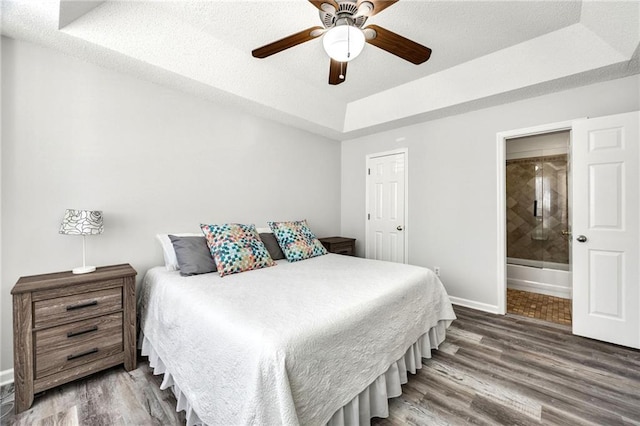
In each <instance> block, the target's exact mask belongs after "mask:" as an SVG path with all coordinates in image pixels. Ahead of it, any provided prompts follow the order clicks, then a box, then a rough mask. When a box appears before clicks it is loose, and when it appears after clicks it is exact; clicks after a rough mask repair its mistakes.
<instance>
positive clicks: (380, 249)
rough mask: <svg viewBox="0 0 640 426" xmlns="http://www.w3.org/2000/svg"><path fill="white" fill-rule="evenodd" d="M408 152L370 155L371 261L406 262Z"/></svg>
mask: <svg viewBox="0 0 640 426" xmlns="http://www.w3.org/2000/svg"><path fill="white" fill-rule="evenodd" d="M406 171H407V167H406V152H399V153H393V154H387V155H380V156H375V155H374V156H370V157H369V159H368V161H367V194H368V197H367V199H368V202H367V241H366V256H367V258H369V259H378V260H387V261H391V262H399V263H406V260H407V258H406V256H407V253H406V247H405V242H406V229H405V227H406V220H405V213H406V212H405V210H406V205H405V201H406V193H405V190H406V178H407V177H406Z"/></svg>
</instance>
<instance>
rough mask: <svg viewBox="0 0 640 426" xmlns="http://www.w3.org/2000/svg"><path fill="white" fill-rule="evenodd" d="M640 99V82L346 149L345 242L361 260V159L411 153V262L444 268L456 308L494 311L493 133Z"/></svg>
mask: <svg viewBox="0 0 640 426" xmlns="http://www.w3.org/2000/svg"><path fill="white" fill-rule="evenodd" d="M639 94H640V77H639V76H637V75H636V76H632V77H627V78H624V79H619V80H613V81H608V82H604V83H599V84H593V85H590V86H585V87H580V88H576V89H572V90H568V91H563V92H558V93H554V94H550V95H545V96H541V97H537V98H532V99H528V100H523V101H519V102H514V103H510V104H504V105H499V106H496V107H492V108H487V109H483V110H478V111H473V112H470V113H466V114H460V115H456V116H452V117H447V118H443V119H439V120H434V121H429V122H425V123H421V124H417V125H413V126H408V127H403V128H400V129H396V130H391V131H386V132H382V133H378V134H374V135H371V136H364V137H361V138H357V139H352V140H347V141H344V142H343V144H342V193H341V197H342V219H341V224H342V227H341V230H342V235H344V236H349V237H354V238H357V240H358V243H357V252H358V254H359V255H364V238H365V216H366V209H365V156H366V155H367V154H371V153H376V152H382V151H388V150H391V149H396V148H401V147H407V148H408V149H409V155H408V158H409V195H408V196H409V223H408V224H407V228H406V229H407V231H408V235H409V257H408V258H409V263H412V264H416V265H421V266H426V267H433V266H440V268H441V278H442V281H443V283H444V285H445V287H446V288H447V291H448V292H449V295H451V296H453V297H454V298H455V300H457V301H458V302H462V303H466V304H468V305H470V306H475V307H478V308H481V309H487V310H493V311H497V303H498V300H497V294H498V293H497V268H498V259H497V255H496V248H497V245H498V241H497V236H496V234H497V227H498V224H497V217H496V211H497V210H496V209H497V170H498V169H497V167H498V165H497V161H496V159H497V143H496V133H497V132H501V131H506V130H512V129H519V128H525V127H532V126H536V125H541V124H546V123H554V122H560V121H565V120H571V119H575V118H581V117H586V116H590V117H598V116H604V115H610V114H616V113H622V112H628V111H633V110H637V109H640V96H639ZM501 167H503V166H501Z"/></svg>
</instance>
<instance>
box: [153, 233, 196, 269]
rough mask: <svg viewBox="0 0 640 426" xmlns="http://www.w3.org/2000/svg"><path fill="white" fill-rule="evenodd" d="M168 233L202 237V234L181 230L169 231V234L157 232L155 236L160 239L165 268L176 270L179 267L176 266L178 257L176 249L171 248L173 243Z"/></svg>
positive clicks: (177, 235)
mask: <svg viewBox="0 0 640 426" xmlns="http://www.w3.org/2000/svg"><path fill="white" fill-rule="evenodd" d="M169 235H175V236H176V237H203V238H204V234H202V232H200V233H199V234H194V233H188V232H182V233H171V234H158V235H156V238H157V239H158V241H160V246H162V255H163V256H164V266H165V268H167V271H177V270H179V269H180V266H178V258H177V257H176V251H175V250H174V249H173V243H172V242H171V239H170V238H169Z"/></svg>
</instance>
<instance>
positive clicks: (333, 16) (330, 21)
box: [318, 0, 373, 28]
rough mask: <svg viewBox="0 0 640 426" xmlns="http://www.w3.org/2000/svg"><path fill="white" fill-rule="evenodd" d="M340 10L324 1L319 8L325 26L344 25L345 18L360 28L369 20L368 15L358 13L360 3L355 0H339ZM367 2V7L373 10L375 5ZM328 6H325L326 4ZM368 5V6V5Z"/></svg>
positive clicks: (350, 23)
mask: <svg viewBox="0 0 640 426" xmlns="http://www.w3.org/2000/svg"><path fill="white" fill-rule="evenodd" d="M337 3H338V10H335V8H334V7H333V6H332V5H330V4H329V3H323V5H322V6H323V7H322V9H319V10H318V11H319V13H320V20H321V21H322V24H323V25H324V27H325V28H332V27H334V26H336V25H343V24H341V22H343V19H347V20H348V21H349V25H353V26H355V27H358V28H362V27H363V25H364V24H365V22H367V18H368V16H367V15H362V14H361V15H357V13H358V5H357V3H356V2H355V1H349V0H347V1H338V2H337ZM363 3H366V5H365V9H367V10H373V6H371V3H369V2H363ZM325 5H326V6H327V7H324V6H325ZM367 5H368V6H367Z"/></svg>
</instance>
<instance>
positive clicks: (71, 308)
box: [67, 300, 98, 311]
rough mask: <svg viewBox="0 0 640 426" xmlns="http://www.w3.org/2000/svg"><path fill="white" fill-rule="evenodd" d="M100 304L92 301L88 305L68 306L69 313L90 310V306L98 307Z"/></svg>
mask: <svg viewBox="0 0 640 426" xmlns="http://www.w3.org/2000/svg"><path fill="white" fill-rule="evenodd" d="M97 304H98V301H97V300H92V301H91V302H87V303H80V304H79V305H69V306H67V311H74V310H76V309H82V308H88V307H89V306H96V305H97Z"/></svg>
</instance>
